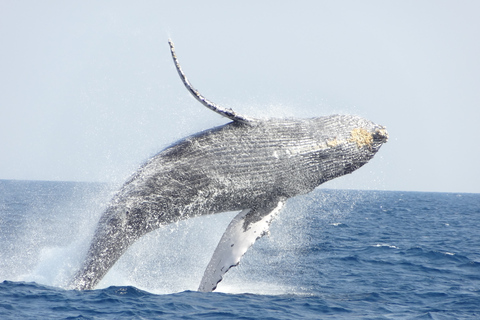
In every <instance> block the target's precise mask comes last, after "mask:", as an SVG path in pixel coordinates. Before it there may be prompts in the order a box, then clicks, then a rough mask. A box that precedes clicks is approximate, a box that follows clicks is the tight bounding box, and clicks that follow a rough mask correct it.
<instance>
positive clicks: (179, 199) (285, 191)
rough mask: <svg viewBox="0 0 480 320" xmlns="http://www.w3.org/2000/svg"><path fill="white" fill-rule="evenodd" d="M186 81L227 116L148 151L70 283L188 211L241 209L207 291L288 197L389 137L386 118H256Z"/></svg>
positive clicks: (88, 278) (94, 279) (96, 275)
mask: <svg viewBox="0 0 480 320" xmlns="http://www.w3.org/2000/svg"><path fill="white" fill-rule="evenodd" d="M169 44H170V50H171V54H172V57H173V61H174V63H175V67H176V69H177V71H178V74H179V75H180V78H181V79H182V81H183V83H184V85H185V87H186V88H187V89H188V90H189V91H190V93H191V94H192V95H193V96H194V97H195V98H196V99H197V100H198V101H200V102H201V103H202V104H203V105H204V106H206V107H207V108H209V109H211V110H213V111H215V112H217V113H219V114H221V115H222V116H224V117H226V118H228V119H230V120H232V121H231V122H229V123H227V124H225V125H223V126H220V127H216V128H213V129H209V130H206V131H203V132H200V133H197V134H195V135H192V136H190V137H187V138H184V139H183V140H180V141H178V142H177V143H175V144H173V145H172V146H170V147H168V148H166V149H165V150H163V151H161V152H160V153H158V154H157V155H155V156H154V157H152V158H151V159H149V160H148V161H147V162H146V163H145V164H144V165H143V166H142V167H141V168H140V169H139V170H138V171H137V172H135V173H134V174H133V175H132V176H131V177H130V179H129V180H128V181H127V182H125V184H124V185H123V187H122V188H121V189H120V190H119V191H118V192H117V193H116V194H115V195H114V197H113V199H112V200H111V202H110V204H109V206H108V207H107V209H106V210H105V212H104V213H103V215H102V216H101V218H100V221H99V222H98V225H97V228H96V231H95V233H94V236H93V240H92V242H91V245H90V248H89V250H88V253H87V256H86V259H85V260H84V262H83V264H82V266H81V268H80V269H79V271H78V272H77V273H76V275H75V276H74V278H73V280H72V282H71V288H74V289H79V290H84V289H93V288H94V287H95V286H96V285H97V284H98V282H99V281H100V280H101V279H102V278H103V277H104V276H105V274H106V273H107V272H108V270H109V269H110V268H111V267H112V266H113V265H114V264H115V262H116V261H117V260H118V259H119V258H120V256H122V254H123V253H124V252H125V251H126V250H127V248H128V247H129V246H130V245H131V244H132V243H133V242H134V241H136V240H137V239H138V238H140V237H141V236H143V235H145V234H146V233H148V232H150V231H152V230H155V229H157V228H160V227H161V226H163V225H166V224H169V223H172V222H176V221H179V220H182V219H188V218H191V217H194V216H199V215H206V214H214V213H221V212H228V211H240V213H238V214H237V215H236V216H235V218H234V219H233V220H232V222H231V223H230V224H229V226H228V227H227V230H226V231H225V233H224V234H223V236H222V238H221V240H220V242H219V244H218V246H217V248H216V249H215V251H214V253H213V256H212V258H211V261H210V263H209V264H208V266H207V267H206V270H205V273H204V276H203V279H202V280H201V282H200V286H199V289H198V290H199V291H207V292H208V291H213V290H215V288H216V286H217V284H218V283H219V282H220V281H221V280H222V277H223V275H224V274H225V273H226V272H227V271H228V270H229V269H230V268H231V267H233V266H236V265H237V264H238V263H239V261H240V259H241V257H242V256H243V255H244V254H245V252H246V251H247V250H248V248H249V247H250V246H251V245H252V244H253V243H254V242H255V241H256V240H257V239H258V238H260V237H262V236H263V235H265V234H266V233H267V232H268V228H269V225H270V223H271V222H272V219H273V218H274V217H275V216H276V215H277V214H278V212H279V211H280V210H281V209H282V207H283V206H284V204H285V201H286V200H287V199H288V198H291V197H294V196H296V195H300V194H305V193H308V192H310V191H312V190H313V189H315V188H316V187H317V186H319V185H320V184H322V183H324V182H326V181H328V180H331V179H333V178H336V177H339V176H342V175H345V174H348V173H351V172H353V171H354V170H356V169H358V168H359V167H361V166H363V165H364V164H365V163H367V162H368V161H369V160H370V159H371V158H372V157H373V156H374V155H375V153H376V152H377V151H378V150H379V148H380V147H381V146H382V144H383V143H385V142H386V141H387V139H388V134H387V131H386V129H385V127H383V126H380V125H376V124H375V123H373V122H371V121H368V120H366V119H363V118H361V117H358V116H352V115H330V116H323V117H318V118H311V119H256V118H251V117H247V116H243V115H241V114H238V113H236V112H234V111H233V110H231V109H227V108H222V107H220V106H218V105H216V104H214V103H213V102H211V101H209V100H207V99H206V98H205V97H203V96H202V95H201V94H200V93H199V92H198V91H197V90H196V89H194V88H193V86H192V85H191V84H190V82H189V81H188V80H187V78H186V76H185V74H184V73H183V71H182V69H181V67H180V64H179V62H178V59H177V56H176V54H175V50H174V45H173V43H172V42H171V41H169Z"/></svg>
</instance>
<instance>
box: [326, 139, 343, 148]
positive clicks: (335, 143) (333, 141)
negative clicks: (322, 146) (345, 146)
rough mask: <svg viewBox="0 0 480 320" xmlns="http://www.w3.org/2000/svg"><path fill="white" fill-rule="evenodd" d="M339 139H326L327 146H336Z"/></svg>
mask: <svg viewBox="0 0 480 320" xmlns="http://www.w3.org/2000/svg"><path fill="white" fill-rule="evenodd" d="M339 143H340V141H338V140H337V138H335V139H332V140H327V147H336V146H338V145H339Z"/></svg>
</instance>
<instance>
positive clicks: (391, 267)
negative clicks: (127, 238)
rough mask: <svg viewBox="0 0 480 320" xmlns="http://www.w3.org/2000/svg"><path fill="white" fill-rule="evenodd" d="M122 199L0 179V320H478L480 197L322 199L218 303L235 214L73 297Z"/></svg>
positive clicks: (322, 194)
mask: <svg viewBox="0 0 480 320" xmlns="http://www.w3.org/2000/svg"><path fill="white" fill-rule="evenodd" d="M117 187H118V186H113V185H108V184H102V183H78V182H42V181H11V180H0V319H479V318H480V194H460V193H424V192H398V191H395V192H393V191H357V190H331V189H323V188H319V189H317V190H315V191H314V192H312V193H310V194H308V195H304V196H299V197H296V198H293V199H290V200H289V201H288V202H287V205H286V208H285V209H284V210H283V211H282V212H281V213H280V215H279V217H278V218H277V219H276V220H275V221H274V222H273V224H272V226H271V228H270V235H269V236H268V237H264V238H262V239H259V240H258V241H257V242H256V243H255V245H254V246H253V247H252V248H250V250H249V251H248V252H247V253H246V255H245V256H244V257H243V259H242V261H241V262H240V265H239V266H237V267H235V268H232V269H231V270H230V271H229V272H228V273H227V274H226V276H225V278H224V280H223V281H222V282H221V283H220V284H219V286H218V289H217V291H216V292H213V293H200V292H197V291H196V289H197V287H198V285H199V282H200V279H201V277H202V275H203V271H204V268H205V267H206V265H207V264H208V261H209V259H210V257H211V255H212V253H213V251H214V249H215V246H216V244H217V242H218V240H219V239H220V237H221V235H222V233H223V231H224V230H225V228H226V226H227V225H228V223H229V221H230V220H231V219H232V218H233V216H234V215H235V213H224V214H219V215H212V216H204V217H198V218H194V219H190V220H187V221H182V222H179V223H175V224H172V225H169V226H166V227H164V228H161V229H159V230H156V231H154V232H152V233H150V234H148V235H146V236H145V237H143V238H141V239H140V240H139V241H138V242H137V243H135V244H134V245H133V246H132V247H131V248H130V249H129V250H128V251H127V253H126V254H125V255H124V256H123V257H122V258H121V259H120V260H119V261H118V262H117V264H116V265H115V266H114V267H113V268H112V270H111V271H110V272H109V273H108V274H107V276H106V277H105V278H104V279H103V280H102V282H101V283H100V285H99V287H98V289H96V290H91V291H75V290H68V289H67V283H68V281H69V279H70V278H71V276H72V275H73V273H74V272H75V271H76V269H77V268H78V267H79V265H80V264H81V262H82V258H83V257H84V255H85V253H86V250H87V248H88V245H89V241H90V237H91V236H92V234H93V231H94V228H95V225H96V223H97V220H98V218H99V216H100V215H101V213H102V210H103V209H104V208H105V206H106V205H107V203H108V201H109V199H110V198H111V196H112V194H113V192H114V191H115V189H116V188H117Z"/></svg>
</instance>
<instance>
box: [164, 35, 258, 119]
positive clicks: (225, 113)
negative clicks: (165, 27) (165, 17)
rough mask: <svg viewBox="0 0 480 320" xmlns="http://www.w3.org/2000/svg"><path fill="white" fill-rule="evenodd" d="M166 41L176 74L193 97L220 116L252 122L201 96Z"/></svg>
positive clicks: (169, 41) (172, 47) (170, 41)
mask: <svg viewBox="0 0 480 320" xmlns="http://www.w3.org/2000/svg"><path fill="white" fill-rule="evenodd" d="M168 43H169V44H170V51H171V52H172V58H173V62H174V63H175V67H176V68H177V71H178V74H179V75H180V78H181V79H182V81H183V84H184V85H185V87H186V88H187V90H188V91H189V92H190V93H191V94H192V95H193V96H194V97H195V99H197V100H198V101H200V103H201V104H203V105H204V106H205V107H207V108H209V109H210V110H213V111H215V112H216V113H219V114H221V115H222V116H224V117H227V118H229V119H231V120H233V121H237V122H241V123H245V124H248V125H252V124H253V123H254V121H255V120H254V119H253V118H250V117H246V116H242V115H240V114H238V113H236V112H235V111H233V110H232V109H226V108H223V107H221V106H219V105H217V104H215V103H213V102H212V101H210V100H208V99H207V98H205V97H204V96H202V95H201V94H200V92H198V91H197V90H196V89H195V88H194V87H193V86H192V84H191V83H190V81H188V79H187V77H186V76H185V74H184V73H183V71H182V68H181V67H180V63H179V62H178V59H177V55H176V54H175V47H174V45H173V42H172V40H168Z"/></svg>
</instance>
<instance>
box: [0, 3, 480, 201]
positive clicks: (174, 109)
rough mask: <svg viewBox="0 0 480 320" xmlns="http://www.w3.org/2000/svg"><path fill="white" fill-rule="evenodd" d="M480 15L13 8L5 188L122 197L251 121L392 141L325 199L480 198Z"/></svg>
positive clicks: (1, 37)
mask: <svg viewBox="0 0 480 320" xmlns="http://www.w3.org/2000/svg"><path fill="white" fill-rule="evenodd" d="M479 16H480V2H478V1H408V0H407V1H384V0H381V1H318V0H316V1H135V2H133V1H11V0H3V1H1V2H0V43H1V50H0V179H19V180H67V181H104V182H111V183H121V182H122V181H124V180H126V179H127V178H128V176H129V175H130V174H132V173H133V172H134V171H135V170H136V169H137V168H138V167H139V166H140V165H141V164H142V163H143V162H144V161H146V160H147V159H148V158H149V157H151V156H153V155H154V154H156V153H158V152H159V151H161V150H162V149H164V148H165V147H167V146H168V145H170V144H172V143H173V142H175V141H177V140H178V139H181V138H182V137H185V136H187V135H190V134H193V133H195V132H198V131H201V130H205V129H208V128H211V127H213V126H218V125H222V124H225V123H227V122H228V121H227V120H226V119H225V118H222V117H221V116H220V115H218V114H215V113H213V112H212V111H210V110H208V109H206V108H205V107H203V106H202V105H201V104H199V103H198V102H197V101H196V100H194V98H193V97H191V96H190V95H189V93H188V92H187V91H186V90H185V88H184V87H183V84H182V82H181V81H180V79H179V77H178V75H177V73H176V71H175V68H174V65H173V63H172V61H171V57H170V52H169V47H168V42H167V40H168V38H171V39H172V40H173V41H174V42H175V46H176V51H177V55H178V58H179V60H180V63H181V64H182V67H183V70H184V71H185V73H186V75H187V76H188V78H189V79H190V81H191V82H192V84H193V85H194V86H195V87H196V88H197V89H198V90H199V91H200V92H201V93H202V94H203V95H204V96H206V97H207V98H208V99H210V100H211V101H213V102H215V103H217V104H219V105H222V106H224V107H229V108H232V109H234V110H235V111H236V112H238V113H241V114H246V115H248V116H252V117H259V118H269V117H299V118H306V117H315V116H323V115H329V114H335V113H341V114H357V115H360V116H363V117H365V118H367V119H369V120H372V121H374V122H376V123H378V124H381V125H385V126H386V127H387V129H388V132H389V135H390V140H389V141H388V143H387V144H385V145H384V146H383V147H382V148H381V149H380V151H379V152H378V154H377V155H376V156H375V158H374V159H373V160H371V161H370V162H369V163H368V164H367V165H365V166H364V167H362V168H361V169H359V170H358V171H356V172H354V173H353V174H351V175H348V176H345V177H341V178H338V179H336V180H334V181H331V182H328V183H326V184H324V187H325V188H348V189H367V190H399V191H436V192H474V193H480V148H479V146H480V145H479V142H478V140H476V138H478V137H479V136H480V126H479V125H478V121H479V119H480V59H479V57H480V41H479V39H480V19H478V17H479Z"/></svg>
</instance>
